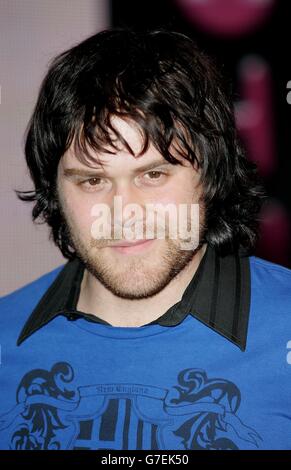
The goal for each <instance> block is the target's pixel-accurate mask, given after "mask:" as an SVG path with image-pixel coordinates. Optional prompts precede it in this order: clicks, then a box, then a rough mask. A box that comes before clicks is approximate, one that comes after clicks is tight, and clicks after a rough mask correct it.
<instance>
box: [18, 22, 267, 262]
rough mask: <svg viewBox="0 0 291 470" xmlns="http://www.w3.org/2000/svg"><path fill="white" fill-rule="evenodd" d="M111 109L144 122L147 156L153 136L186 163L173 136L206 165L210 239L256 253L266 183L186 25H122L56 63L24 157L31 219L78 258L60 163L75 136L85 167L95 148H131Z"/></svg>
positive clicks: (223, 249) (224, 248) (222, 249)
mask: <svg viewBox="0 0 291 470" xmlns="http://www.w3.org/2000/svg"><path fill="white" fill-rule="evenodd" d="M113 115H117V116H120V117H122V118H128V119H131V120H133V121H134V122H135V123H137V124H138V125H139V126H140V129H141V131H142V134H143V137H144V139H143V142H144V147H143V149H142V151H141V153H140V154H141V155H142V154H143V153H144V152H145V151H146V150H147V148H148V145H149V143H150V142H152V143H153V145H154V146H155V147H156V149H157V150H158V151H159V152H160V153H161V154H162V155H163V157H164V158H165V159H166V160H168V161H169V162H170V163H172V164H174V165H176V164H181V163H180V162H179V160H177V159H176V158H175V157H174V156H173V154H172V153H171V152H170V145H171V142H172V141H173V142H176V143H177V144H178V148H179V150H180V155H181V156H183V157H184V158H186V159H187V160H188V161H190V162H191V163H192V164H193V165H196V166H197V168H201V182H202V185H203V186H202V187H203V189H204V193H203V200H204V203H205V209H206V227H207V230H206V235H205V240H206V241H207V243H209V244H210V245H211V246H213V247H215V248H216V249H217V250H218V251H219V253H220V254H221V255H225V254H227V253H231V252H234V251H236V250H240V251H242V252H244V253H246V254H249V253H251V251H252V250H253V248H254V245H255V242H256V239H257V235H258V214H259V211H260V208H261V204H262V200H263V190H262V187H261V184H260V182H259V180H258V175H257V170H256V165H255V164H254V163H252V162H250V161H249V160H248V159H247V158H246V157H245V155H244V152H243V150H242V147H241V145H240V143H239V141H238V137H237V133H236V129H235V123H234V116H233V107H232V102H231V99H230V98H228V96H227V94H226V93H225V91H224V90H223V86H222V80H221V76H220V73H219V72H218V70H217V68H216V66H215V65H214V63H213V61H212V60H210V59H209V57H207V56H206V55H205V54H204V53H203V52H202V51H200V50H199V49H198V48H197V46H196V45H195V43H194V42H193V41H192V39H190V38H189V37H187V36H185V35H184V34H181V33H177V32H171V31H164V30H159V31H147V32H137V31H133V30H127V29H116V30H105V31H101V32H99V33H98V34H95V35H94V36H92V37H89V38H88V39H86V40H85V41H83V42H81V43H80V44H78V45H76V46H74V47H73V48H71V49H69V50H67V51H65V52H63V53H61V54H60V55H58V56H57V57H56V58H55V59H54V60H53V61H52V63H51V64H50V68H49V70H48V73H47V75H46V76H45V78H44V80H43V82H42V85H41V89H40V93H39V97H38V100H37V103H36V106H35V109H34V112H33V115H32V117H31V120H30V122H29V125H28V128H27V135H26V141H25V155H26V161H27V165H28V167H29V170H30V174H31V177H32V180H33V182H34V187H35V190H34V191H16V192H17V195H18V197H19V198H20V199H22V200H24V201H35V205H34V207H33V210H32V217H33V220H34V221H36V220H39V221H40V222H41V223H43V222H46V223H47V224H48V225H49V226H50V227H51V232H50V237H51V238H53V240H54V242H55V244H56V245H57V246H58V247H59V248H60V250H61V251H62V253H63V255H64V256H65V257H66V258H69V259H71V258H73V257H74V256H75V251H74V248H73V247H72V245H71V244H70V240H69V236H68V233H67V227H66V223H65V221H64V218H63V216H62V214H61V212H60V209H59V203H58V197H57V192H56V175H57V167H58V163H59V161H60V158H61V157H62V155H63V154H64V153H65V151H66V150H67V149H68V148H69V146H70V145H71V143H72V142H73V145H74V149H75V152H76V156H77V158H78V159H79V160H80V161H83V162H86V164H87V165H89V164H90V161H92V157H91V158H90V149H93V150H95V151H96V152H97V154H98V152H101V151H106V152H110V151H109V150H108V148H111V149H112V152H110V153H115V150H116V149H118V147H117V146H116V142H117V143H118V142H119V143H122V145H124V146H125V147H126V148H127V150H128V151H129V152H130V153H131V154H133V155H134V153H133V151H132V149H131V148H130V146H129V145H128V143H127V142H126V141H124V139H123V138H122V136H121V135H119V133H117V131H116V130H115V129H114V127H112V125H111V117H112V116H113ZM112 132H113V134H112ZM112 135H113V136H114V138H112ZM173 139H174V140H173ZM97 156H98V155H97Z"/></svg>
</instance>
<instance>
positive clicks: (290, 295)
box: [250, 256, 291, 311]
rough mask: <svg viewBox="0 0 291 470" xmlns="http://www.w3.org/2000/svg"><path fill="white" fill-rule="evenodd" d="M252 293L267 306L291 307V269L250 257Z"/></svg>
mask: <svg viewBox="0 0 291 470" xmlns="http://www.w3.org/2000/svg"><path fill="white" fill-rule="evenodd" d="M250 271H251V286H252V291H253V292H255V293H257V294H258V295H259V297H260V298H261V299H262V300H263V299H264V301H265V303H266V304H267V303H268V302H270V303H271V304H273V303H276V304H277V306H279V305H280V304H281V305H285V307H286V306H287V305H288V307H289V308H288V311H290V307H291V269H289V268H286V267H284V266H281V265H280V264H276V263H272V262H271V261H267V260H265V259H262V258H259V257H256V256H250Z"/></svg>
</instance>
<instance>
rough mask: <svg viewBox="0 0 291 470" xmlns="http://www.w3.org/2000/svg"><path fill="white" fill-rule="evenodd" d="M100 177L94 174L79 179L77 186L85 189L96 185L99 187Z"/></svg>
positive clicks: (91, 188) (90, 188)
mask: <svg viewBox="0 0 291 470" xmlns="http://www.w3.org/2000/svg"><path fill="white" fill-rule="evenodd" d="M101 183H102V178H99V177H98V176H94V177H92V178H88V179H86V180H83V181H80V182H79V183H78V184H79V186H82V187H83V188H85V189H86V190H89V191H90V190H91V191H92V190H94V188H96V187H98V186H99V187H101V186H102V184H101Z"/></svg>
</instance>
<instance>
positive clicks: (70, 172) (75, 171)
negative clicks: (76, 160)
mask: <svg viewBox="0 0 291 470" xmlns="http://www.w3.org/2000/svg"><path fill="white" fill-rule="evenodd" d="M158 166H174V165H173V164H172V163H170V162H168V161H167V160H165V159H164V158H163V159H159V160H156V161H154V162H151V163H148V164H146V165H143V166H140V167H138V168H135V169H134V170H133V171H132V173H133V174H137V173H139V172H141V171H149V170H152V169H153V168H156V167H158ZM100 172H102V168H101V167H100V168H96V169H94V170H91V171H90V170H87V169H83V168H65V169H64V175H65V176H87V177H88V176H94V175H96V174H100Z"/></svg>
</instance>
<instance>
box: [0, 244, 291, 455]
mask: <svg viewBox="0 0 291 470" xmlns="http://www.w3.org/2000/svg"><path fill="white" fill-rule="evenodd" d="M208 251H209V250H208ZM208 256H209V254H208ZM215 259H216V258H213V262H214V263H215ZM245 262H247V263H248V267H249V278H248V279H249V285H247V284H246V283H245V282H246V280H245V279H244V278H243V279H242V278H241V273H240V272H239V270H238V269H237V268H236V271H235V273H236V276H237V279H236V287H235V289H236V291H235V294H236V295H235V298H234V300H231V299H230V300H228V295H231V292H230V291H229V292H228V291H227V286H228V284H227V283H229V285H230V287H231V286H233V284H232V283H233V276H226V278H225V279H224V281H223V282H224V283H223V288H224V291H223V290H221V289H220V287H221V286H220V287H219V288H217V285H218V284H217V283H218V282H220V281H219V279H220V277H219V276H221V275H222V273H223V272H224V270H223V263H222V264H221V265H220V268H219V269H218V264H217V260H216V264H215V266H216V271H215V269H213V270H210V266H211V264H208V265H206V268H208V276H210V277H211V276H212V275H213V276H212V278H211V279H212V281H211V282H212V283H211V282H210V278H209V277H207V276H206V278H205V275H204V279H206V280H207V279H208V281H209V282H210V284H209V295H208V296H207V292H206V291H205V290H204V291H203V296H202V297H201V298H202V301H201V307H200V308H202V306H203V299H205V302H206V303H207V301H208V300H209V305H210V307H209V309H210V314H211V315H212V317H211V318H209V319H208V320H207V321H206V320H205V319H203V312H202V313H201V312H200V313H201V316H200V318H199V315H196V314H197V312H191V314H187V315H184V316H182V317H180V318H179V321H173V322H172V323H169V324H167V322H165V324H163V321H160V322H152V323H150V324H147V325H145V326H141V327H114V326H111V325H109V324H106V322H101V321H92V318H90V317H86V316H82V315H76V317H75V319H74V321H70V318H69V317H68V316H67V315H63V314H57V315H55V316H52V317H51V318H49V319H48V317H47V318H43V319H42V324H41V325H40V324H37V321H36V320H34V319H33V318H32V320H31V313H32V311H33V309H35V307H36V305H37V304H38V306H39V303H40V302H42V309H43V311H44V310H46V313H45V314H44V316H45V315H48V312H50V311H51V309H52V308H53V303H52V306H50V299H52V298H53V296H54V295H55V294H54V292H53V291H49V292H50V295H49V297H46V298H45V297H44V296H45V294H46V293H47V292H48V289H49V288H51V286H52V285H53V282H54V281H55V280H56V279H57V278H58V276H60V275H61V274H62V272H63V270H64V267H63V266H60V267H58V268H57V269H55V270H53V271H52V272H50V273H48V274H45V275H44V276H42V277H41V278H39V279H37V280H36V281H34V282H32V283H30V284H28V285H26V286H24V287H23V288H21V289H18V290H17V291H15V292H13V293H11V294H9V295H6V296H5V297H3V298H2V299H1V301H0V344H1V365H0V396H1V401H0V449H92V450H93V449H115V450H121V449H183V450H185V449H192V450H196V449H291V357H290V356H291V352H290V353H289V355H288V349H290V351H291V270H288V269H287V268H284V267H282V266H279V265H276V264H273V263H270V262H268V261H265V260H262V259H260V258H257V257H254V256H251V257H247V258H246V260H245ZM237 266H238V264H236V267H237ZM204 269H205V263H204ZM217 269H218V270H217ZM210 271H211V272H210ZM214 271H215V272H216V274H213V273H214ZM198 274H199V276H200V278H199V276H198V277H197V276H196V277H195V276H194V277H195V279H194V281H195V282H193V283H192V284H191V289H192V290H193V292H192V294H191V295H192V297H191V298H192V300H193V299H194V297H195V295H196V294H195V295H194V293H195V292H196V291H195V289H199V286H200V289H201V285H202V277H203V275H202V274H203V273H202V274H201V270H200V272H199V273H198ZM238 280H239V281H240V284H239V289H241V291H240V292H238ZM79 281H80V279H79ZM70 282H71V281H70ZM71 284H72V282H71ZM79 285H80V282H79V283H78V286H79ZM205 286H206V287H207V284H205V285H204V288H205ZM75 287H76V286H75ZM212 288H213V289H214V291H212V290H211V289H212ZM248 289H249V293H248V292H247V291H248ZM54 290H55V291H56V288H54ZM206 290H207V289H206ZM210 291H211V292H210ZM74 292H75V294H76V292H77V293H78V292H79V291H78V289H77V290H74ZM213 292H214V294H215V299H216V301H217V302H218V303H219V302H220V303H221V305H224V306H225V307H224V308H225V311H226V310H227V305H228V302H230V303H232V310H234V311H235V309H242V311H244V319H240V318H238V317H235V316H234V317H232V332H234V331H236V332H237V334H235V333H232V336H231V335H230V334H229V325H228V323H227V321H226V323H225V324H224V323H223V322H224V319H223V315H222V317H221V319H220V320H215V315H214V314H215V312H214V310H215V308H214V306H215V303H213ZM188 294H189V291H188ZM210 294H211V295H210ZM238 294H239V295H238ZM244 294H245V295H244ZM240 295H241V298H240ZM248 295H249V297H248ZM208 297H209V299H208ZM76 298H77V297H76ZM76 298H75V305H76ZM195 298H196V297H195ZM246 298H247V301H246V300H245V299H246ZM196 300H197V299H196ZM56 301H57V300H56ZM187 302H188V306H189V305H190V304H189V296H188V297H187ZM244 302H245V303H244ZM184 307H185V304H184ZM246 307H248V308H246ZM64 308H65V307H64ZM207 308H208V307H207V306H206V304H205V309H206V310H207ZM59 310H62V309H59ZM246 310H247V312H246ZM174 311H176V310H175V309H172V310H171V315H172V317H173V318H174V317H175V315H174V313H173V312H174ZM185 311H186V310H185ZM213 312H214V313H213ZM198 313H199V312H198ZM222 314H223V311H222ZM213 315H214V316H213ZM226 316H227V314H226ZM29 319H30V323H29V328H30V330H29V331H30V334H27V335H26V337H25V339H23V338H22V341H21V342H20V341H19V335H20V332H21V331H23V328H24V325H25V323H26V324H27V321H28V320H29ZM72 319H73V318H71V320H72ZM161 320H163V318H162V317H161ZM17 342H18V343H17Z"/></svg>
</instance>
